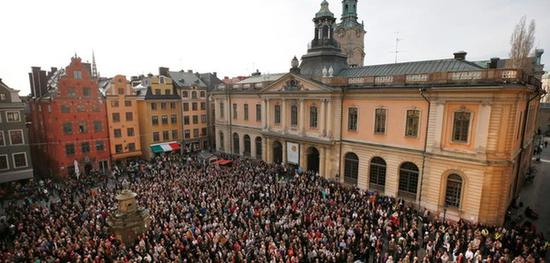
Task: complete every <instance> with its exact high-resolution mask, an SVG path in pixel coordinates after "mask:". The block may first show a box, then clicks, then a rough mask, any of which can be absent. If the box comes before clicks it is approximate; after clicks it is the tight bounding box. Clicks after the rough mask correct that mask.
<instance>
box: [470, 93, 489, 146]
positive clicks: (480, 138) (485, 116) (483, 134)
mask: <svg viewBox="0 0 550 263" xmlns="http://www.w3.org/2000/svg"><path fill="white" fill-rule="evenodd" d="M490 118H491V104H489V102H487V101H484V102H482V103H481V106H480V109H479V117H478V118H477V125H476V126H477V129H478V130H477V132H475V133H473V131H470V134H468V136H470V138H473V136H476V137H475V150H476V152H478V153H485V151H486V150H487V139H488V136H489V121H490Z"/></svg>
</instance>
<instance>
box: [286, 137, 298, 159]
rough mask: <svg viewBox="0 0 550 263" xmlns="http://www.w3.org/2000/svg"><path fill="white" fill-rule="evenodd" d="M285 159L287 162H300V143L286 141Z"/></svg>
mask: <svg viewBox="0 0 550 263" xmlns="http://www.w3.org/2000/svg"><path fill="white" fill-rule="evenodd" d="M286 161H287V162H288V163H293V164H299V163H300V144H297V143H294V142H286Z"/></svg>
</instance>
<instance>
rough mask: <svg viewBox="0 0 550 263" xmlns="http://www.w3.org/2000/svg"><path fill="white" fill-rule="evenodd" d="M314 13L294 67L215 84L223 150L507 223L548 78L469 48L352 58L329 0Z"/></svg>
mask: <svg viewBox="0 0 550 263" xmlns="http://www.w3.org/2000/svg"><path fill="white" fill-rule="evenodd" d="M314 23H315V36H314V39H313V40H312V42H311V43H310V46H309V49H308V53H307V54H305V55H304V56H303V57H302V59H301V60H302V61H301V63H299V61H298V59H296V58H294V59H293V61H292V63H291V64H292V67H291V69H290V72H288V73H284V74H271V75H256V76H252V77H250V78H248V79H246V80H244V81H241V82H239V83H237V84H232V85H226V86H220V87H219V88H218V89H217V90H215V91H213V92H212V93H211V94H212V97H213V99H214V102H215V107H216V108H215V112H216V123H215V125H216V127H215V128H216V148H217V150H218V151H223V152H228V153H234V154H239V155H242V156H246V157H249V158H257V159H263V160H265V161H267V162H270V163H284V164H287V165H290V166H294V167H301V168H302V169H303V170H311V171H316V172H318V173H319V175H320V176H322V177H325V178H327V179H330V180H335V181H338V182H341V183H345V184H349V185H353V186H356V187H359V188H361V189H364V190H368V191H378V192H381V193H383V194H385V195H388V196H394V197H398V198H403V199H405V200H407V201H408V202H410V203H412V204H415V205H417V206H419V207H424V208H427V209H429V210H431V211H433V212H434V213H436V215H440V216H442V217H443V216H446V218H447V219H452V220H458V219H459V218H463V219H465V220H468V221H473V222H481V223H485V224H502V223H503V221H504V215H505V211H506V209H507V207H508V205H509V204H510V202H511V200H512V199H513V198H514V197H516V196H517V195H518V193H519V188H520V187H521V185H522V182H523V180H524V176H525V172H526V171H527V169H528V168H529V165H530V160H531V157H532V152H533V151H532V149H533V138H534V135H535V130H536V129H535V127H536V121H535V120H536V113H537V111H538V108H539V100H540V96H541V94H542V92H541V84H540V81H538V80H537V78H536V77H533V76H531V72H524V71H522V70H519V69H514V68H504V67H501V66H500V65H502V64H506V63H500V62H502V61H500V60H499V59H492V60H491V61H490V62H486V63H485V62H477V61H468V60H467V59H466V55H467V54H466V52H456V53H455V54H454V57H452V58H445V59H439V60H430V61H417V62H405V63H395V64H387V65H372V66H363V67H349V66H348V62H347V58H346V55H344V54H343V53H342V52H341V50H340V49H339V46H338V44H337V42H336V41H335V40H334V34H333V31H334V25H335V19H334V17H333V14H332V13H331V12H330V10H329V9H328V4H327V3H326V2H323V5H322V7H321V10H320V11H319V12H318V13H317V14H316V16H315V18H314ZM536 61H540V59H538V60H536Z"/></svg>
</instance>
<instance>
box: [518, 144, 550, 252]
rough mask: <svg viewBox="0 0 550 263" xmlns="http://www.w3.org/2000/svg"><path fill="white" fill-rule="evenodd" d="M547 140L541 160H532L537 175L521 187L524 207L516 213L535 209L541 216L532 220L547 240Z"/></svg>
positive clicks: (549, 206)
mask: <svg viewBox="0 0 550 263" xmlns="http://www.w3.org/2000/svg"><path fill="white" fill-rule="evenodd" d="M545 140H547V141H549V143H548V147H547V148H543V151H542V154H541V159H540V161H536V160H535V158H533V160H532V161H531V166H532V167H534V168H535V169H536V176H535V179H534V180H533V182H532V183H526V184H525V185H524V186H523V188H522V189H521V192H520V195H519V196H520V197H519V200H518V201H519V202H523V207H522V208H520V209H519V212H516V215H517V214H519V213H522V214H523V213H524V211H525V208H526V207H527V206H529V207H530V208H531V209H533V210H535V212H537V214H538V215H539V218H538V219H537V220H534V221H533V220H530V221H531V222H532V223H533V224H534V225H535V226H536V227H537V230H538V231H540V232H542V233H543V235H544V238H545V239H546V240H550V138H548V137H546V138H545ZM519 202H518V203H519ZM523 216H524V217H525V214H523ZM524 220H528V219H524ZM546 261H547V262H550V251H547V254H546Z"/></svg>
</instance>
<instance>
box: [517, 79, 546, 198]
mask: <svg viewBox="0 0 550 263" xmlns="http://www.w3.org/2000/svg"><path fill="white" fill-rule="evenodd" d="M541 94H544V93H543V92H541V90H540V88H539V87H537V88H536V90H535V95H533V97H531V98H529V100H527V104H525V110H524V113H523V114H524V115H525V117H524V118H523V123H522V131H521V142H520V145H519V147H520V151H519V154H518V161H519V165H518V170H517V172H516V181H515V183H514V197H515V196H516V193H517V192H518V189H517V187H518V180H519V174H520V172H521V168H522V167H521V164H522V162H521V159H522V158H523V152H524V151H525V148H524V147H523V145H524V143H525V132H526V130H527V119H528V117H529V105H531V101H533V100H534V99H536V98H537V97H539V96H540V95H541ZM529 164H531V160H529Z"/></svg>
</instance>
